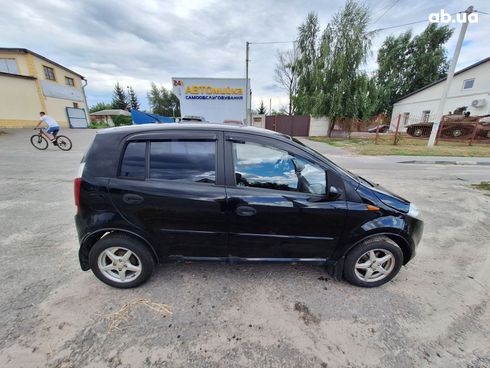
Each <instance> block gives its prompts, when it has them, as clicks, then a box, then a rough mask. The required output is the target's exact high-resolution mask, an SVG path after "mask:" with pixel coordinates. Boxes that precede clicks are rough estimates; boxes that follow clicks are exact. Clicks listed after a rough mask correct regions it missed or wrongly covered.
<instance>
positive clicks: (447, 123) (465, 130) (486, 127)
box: [406, 107, 490, 144]
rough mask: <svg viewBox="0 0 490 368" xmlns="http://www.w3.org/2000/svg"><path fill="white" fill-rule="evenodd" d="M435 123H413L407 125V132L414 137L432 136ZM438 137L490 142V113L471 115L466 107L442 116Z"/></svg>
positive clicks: (439, 138)
mask: <svg viewBox="0 0 490 368" xmlns="http://www.w3.org/2000/svg"><path fill="white" fill-rule="evenodd" d="M433 124H434V123H433V122H420V123H416V124H412V125H409V126H408V127H407V131H406V132H407V134H408V135H410V136H412V137H416V138H427V137H429V136H430V133H431V131H432V126H433ZM437 139H438V140H441V139H444V140H463V141H466V140H470V142H473V141H474V140H478V141H482V142H485V143H487V141H488V142H490V114H489V115H475V116H471V115H470V113H469V112H466V107H461V108H458V109H456V110H455V111H454V112H453V113H452V114H447V115H444V116H443V117H442V118H441V124H440V125H439V131H438V132H437ZM470 144H471V143H470Z"/></svg>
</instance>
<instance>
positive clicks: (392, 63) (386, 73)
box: [376, 23, 453, 113]
mask: <svg viewBox="0 0 490 368" xmlns="http://www.w3.org/2000/svg"><path fill="white" fill-rule="evenodd" d="M452 34H453V30H452V29H450V28H449V27H448V26H438V25H437V24H435V23H431V24H429V25H428V26H427V28H426V29H425V30H424V31H423V32H422V33H421V34H419V35H416V36H414V37H412V32H411V31H407V32H405V33H403V34H401V35H399V36H398V37H395V36H388V37H387V38H386V39H385V40H384V42H383V45H382V46H381V49H380V50H379V53H378V65H379V69H378V72H377V78H376V83H377V86H378V90H379V91H378V93H379V105H378V111H379V112H386V113H389V112H390V111H391V109H392V106H393V103H395V101H396V100H398V99H399V98H401V97H402V96H404V95H406V94H409V93H411V92H414V91H416V90H417V89H419V88H422V87H424V86H426V85H428V84H430V83H432V82H434V81H436V80H438V79H441V78H444V77H445V76H446V75H447V70H448V65H449V63H448V60H447V57H446V51H445V48H444V45H445V43H446V42H447V41H448V40H449V38H450V37H451V35H452Z"/></svg>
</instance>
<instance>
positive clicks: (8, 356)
mask: <svg viewBox="0 0 490 368" xmlns="http://www.w3.org/2000/svg"><path fill="white" fill-rule="evenodd" d="M65 133H66V134H67V135H69V136H70V137H71V138H72V139H73V141H74V148H73V150H72V151H70V152H66V153H65V152H61V151H59V150H57V149H55V148H54V147H50V148H49V149H48V150H47V151H43V152H42V151H37V150H35V149H33V148H32V147H31V146H30V143H29V142H28V139H29V136H30V135H31V134H32V131H28V130H18V131H8V134H6V135H0V173H1V174H0V224H1V225H2V226H1V227H0V250H1V252H0V260H1V264H2V266H3V267H1V268H0V277H1V278H2V280H3V282H2V283H1V284H0V295H1V298H0V326H1V327H0V367H15V368H19V367H58V368H61V367H230V366H232V367H250V366H255V367H299V366H303V367H433V366H440V367H489V366H490V340H489V336H490V308H489V304H488V303H489V278H488V272H489V270H490V257H489V247H490V241H489V239H490V227H489V223H490V222H489V221H490V196H485V195H484V194H483V193H482V192H480V191H478V190H475V189H472V188H471V187H470V184H471V183H475V182H479V181H481V180H490V167H489V166H477V165H466V166H465V165H461V166H452V165H434V164H401V163H399V162H401V161H407V159H406V158H396V157H389V158H384V157H362V158H360V157H356V156H353V155H352V154H345V153H344V152H343V151H341V150H339V149H334V148H331V147H328V146H326V145H323V144H320V143H315V142H311V143H310V144H312V145H314V146H315V147H316V148H318V149H320V150H322V151H323V152H325V153H326V154H327V155H328V156H329V157H331V158H332V159H333V160H334V161H336V162H338V163H340V164H342V165H343V166H344V167H346V168H348V169H350V170H352V171H355V172H357V173H359V174H361V175H363V176H366V177H368V178H370V179H373V180H374V181H377V182H379V183H381V184H383V185H384V186H386V187H388V188H389V189H392V190H394V191H396V192H397V193H399V194H401V195H402V196H404V197H406V198H408V199H410V200H412V201H414V202H415V203H416V204H417V205H418V206H419V207H420V208H421V209H422V211H423V214H424V217H425V220H426V227H425V235H424V238H423V240H422V243H421V244H420V246H419V248H418V254H417V256H416V258H415V259H414V260H413V261H412V262H411V263H409V264H408V266H406V267H403V268H402V270H401V272H400V274H399V275H398V277H397V278H396V279H395V280H394V281H392V282H390V283H388V284H387V285H384V286H382V287H379V288H375V289H362V288H357V287H354V286H351V285H349V284H347V283H346V282H341V281H333V280H331V279H329V277H328V275H327V274H326V273H325V271H324V270H323V269H322V268H321V267H313V266H299V265H239V266H237V265H234V266H230V265H221V264H218V265H215V264H170V265H164V266H159V267H158V269H157V271H156V273H155V274H154V275H153V277H152V279H151V280H150V282H148V283H147V284H145V285H144V286H142V287H140V288H138V289H133V290H117V289H114V288H110V287H109V286H106V285H104V284H102V283H101V282H99V281H98V280H97V279H96V278H95V277H94V276H93V275H92V273H91V272H82V271H81V270H80V268H79V265H78V259H77V248H78V244H77V239H76V233H75V228H74V223H73V215H74V212H75V207H74V204H73V198H72V197H73V195H72V179H73V178H74V176H75V174H76V171H77V168H78V163H79V161H80V158H81V156H82V154H83V152H84V150H85V149H86V147H87V145H88V143H89V142H90V140H91V139H92V137H93V134H94V132H93V131H83V130H71V131H66V132H65ZM409 159H410V160H413V159H414V158H413V157H411V158H409ZM138 298H146V299H149V300H151V301H152V302H155V303H165V304H167V305H168V306H169V307H170V308H171V310H172V312H173V313H172V314H168V315H163V314H161V313H159V312H157V311H154V310H151V309H149V308H147V307H145V306H144V305H136V306H135V307H134V308H132V309H131V310H130V312H129V314H128V315H127V316H126V317H124V316H123V318H122V319H121V320H120V321H119V322H120V323H119V325H118V328H117V329H114V330H112V331H109V325H110V323H111V322H112V321H113V319H111V315H112V314H113V313H114V312H116V311H117V310H119V309H120V308H121V307H122V306H123V305H124V304H125V303H127V302H131V301H133V300H135V299H138Z"/></svg>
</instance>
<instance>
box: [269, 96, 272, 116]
mask: <svg viewBox="0 0 490 368" xmlns="http://www.w3.org/2000/svg"><path fill="white" fill-rule="evenodd" d="M269 115H272V98H269Z"/></svg>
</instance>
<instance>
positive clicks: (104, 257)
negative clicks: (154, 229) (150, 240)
mask: <svg viewBox="0 0 490 368" xmlns="http://www.w3.org/2000/svg"><path fill="white" fill-rule="evenodd" d="M89 263H90V268H91V269H92V272H93V273H94V275H95V276H96V277H97V278H98V279H99V280H101V281H102V282H104V283H106V284H107V285H110V286H114V287H117V288H121V289H127V288H132V287H136V286H139V285H141V284H143V283H144V282H145V281H147V280H148V279H149V278H150V276H151V274H152V273H153V268H154V266H155V262H154V260H153V257H152V254H151V252H150V250H149V249H148V247H147V246H146V244H144V243H143V242H142V241H141V240H139V239H137V238H134V237H131V236H127V235H124V234H109V235H107V236H105V237H103V238H102V239H100V240H99V241H98V242H97V243H95V244H94V246H93V247H92V249H91V250H90V253H89Z"/></svg>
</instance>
